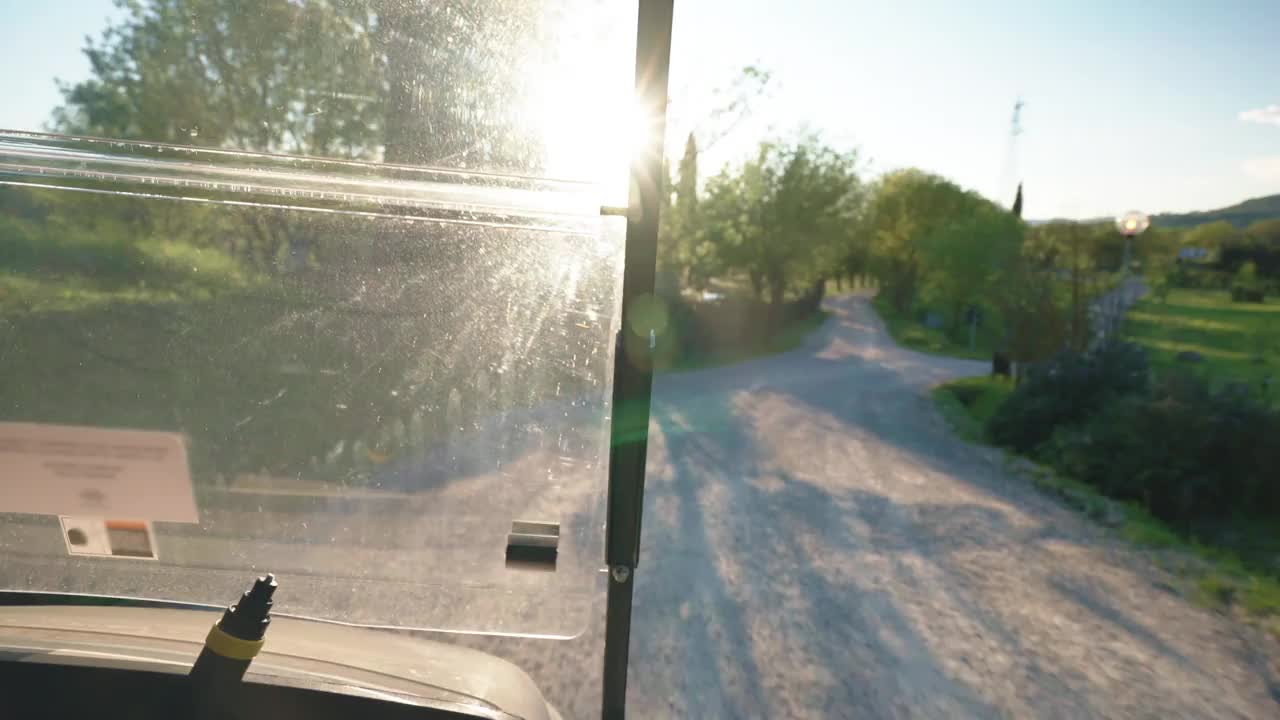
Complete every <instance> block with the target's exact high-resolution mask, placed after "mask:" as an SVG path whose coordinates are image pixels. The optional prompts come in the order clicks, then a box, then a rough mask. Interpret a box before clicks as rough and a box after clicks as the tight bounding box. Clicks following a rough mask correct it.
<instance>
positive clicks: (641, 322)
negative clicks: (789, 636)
mask: <svg viewBox="0 0 1280 720" xmlns="http://www.w3.org/2000/svg"><path fill="white" fill-rule="evenodd" d="M673 3H674V0H640V9H639V18H638V22H637V25H636V72H635V93H636V97H637V98H638V99H639V101H640V102H641V104H642V107H644V108H645V110H646V111H647V115H648V117H649V118H650V120H651V121H652V122H651V125H650V127H649V128H648V131H649V136H648V137H647V138H646V142H645V143H644V144H643V146H642V148H641V149H640V151H639V152H638V153H637V155H636V157H633V158H632V159H631V196H630V199H629V204H630V207H629V209H628V212H627V238H626V252H625V265H624V269H623V279H622V328H621V330H620V331H619V332H618V341H617V346H616V347H615V349H614V359H613V418H612V425H611V430H610V434H611V437H610V447H609V498H608V503H609V510H608V526H607V528H606V540H605V541H606V546H605V558H606V560H605V561H606V563H607V564H608V566H609V578H608V586H609V589H608V600H607V603H606V608H605V631H604V689H603V702H602V708H601V714H602V716H603V717H604V718H606V719H607V720H620V719H621V718H623V717H625V716H626V703H627V654H628V651H629V650H630V645H631V594H632V589H633V588H634V585H635V568H636V565H637V564H638V562H639V559H640V514H641V510H642V509H643V506H644V465H645V454H646V453H647V452H648V443H649V401H650V397H651V395H652V392H653V361H652V357H653V355H652V350H653V343H654V339H655V338H654V337H653V334H652V332H651V330H650V329H649V328H647V327H645V314H646V311H648V312H652V308H653V303H655V302H656V299H655V298H654V292H653V290H654V275H655V270H656V268H655V264H656V261H657V255H658V208H659V207H660V203H659V200H660V198H661V194H660V193H661V192H662V186H663V184H664V183H665V182H666V179H665V178H664V177H663V172H662V155H663V140H664V138H665V135H666V117H667V76H668V71H669V69H670V64H671V15H672V7H673Z"/></svg>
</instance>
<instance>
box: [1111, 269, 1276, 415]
mask: <svg viewBox="0 0 1280 720" xmlns="http://www.w3.org/2000/svg"><path fill="white" fill-rule="evenodd" d="M1125 335H1126V337H1127V338H1128V339H1130V340H1132V341H1133V342H1136V343H1138V344H1140V345H1142V346H1144V347H1146V348H1147V350H1148V351H1149V353H1150V357H1151V364H1152V367H1153V368H1154V369H1155V370H1156V372H1160V371H1162V370H1167V369H1168V368H1171V367H1175V366H1182V367H1191V368H1199V369H1202V370H1203V372H1205V373H1207V374H1208V375H1209V377H1211V378H1212V379H1213V380H1214V381H1215V382H1219V383H1225V382H1245V383H1248V384H1250V385H1252V386H1254V387H1258V386H1260V385H1261V384H1262V381H1263V379H1264V378H1266V377H1267V376H1269V375H1270V376H1273V377H1274V376H1275V375H1276V374H1277V371H1280V300H1277V299H1275V298H1267V301H1266V302H1265V303H1262V304H1258V303H1233V302H1231V298H1230V296H1229V295H1228V293H1227V291H1226V290H1182V289H1175V290H1172V291H1170V293H1169V297H1168V300H1167V301H1166V302H1163V303H1162V302H1159V301H1157V300H1154V299H1145V300H1142V301H1140V302H1139V303H1138V304H1137V306H1135V307H1134V308H1133V309H1132V310H1131V311H1130V312H1129V313H1128V315H1127V317H1126V320H1125ZM1182 352H1195V353H1198V354H1200V356H1201V357H1202V358H1203V360H1202V361H1201V362H1198V363H1187V362H1185V361H1180V360H1178V359H1177V356H1178V354H1179V353H1182ZM1271 396H1272V397H1273V398H1277V399H1280V387H1277V384H1276V383H1273V384H1272V386H1271Z"/></svg>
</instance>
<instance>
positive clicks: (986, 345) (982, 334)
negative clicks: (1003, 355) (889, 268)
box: [872, 295, 995, 360]
mask: <svg viewBox="0 0 1280 720" xmlns="http://www.w3.org/2000/svg"><path fill="white" fill-rule="evenodd" d="M872 305H873V306H874V307H875V309H876V312H877V313H879V315H880V319H881V320H884V324H885V327H886V328H888V330H889V334H890V335H891V336H893V339H894V341H895V342H897V343H898V344H899V345H902V346H903V347H908V348H911V349H912V350H919V351H920V352H926V353H930V354H933V355H946V356H948V357H959V358H968V359H971V360H989V359H991V351H992V347H993V345H994V340H995V338H994V337H993V333H992V330H991V326H990V324H988V325H984V326H982V327H979V328H978V332H977V333H976V337H975V338H974V339H975V343H974V347H973V348H972V349H970V347H969V344H968V342H967V340H966V341H965V342H956V341H955V340H953V339H951V338H950V337H949V336H948V335H947V333H945V332H944V331H942V330H940V329H937V328H931V327H927V326H925V325H924V324H923V323H921V322H919V321H918V319H917V316H916V313H912V312H905V313H904V312H899V311H898V310H897V309H896V308H894V307H893V304H892V303H890V302H889V299H888V297H886V296H884V295H876V297H875V299H874V300H873V301H872Z"/></svg>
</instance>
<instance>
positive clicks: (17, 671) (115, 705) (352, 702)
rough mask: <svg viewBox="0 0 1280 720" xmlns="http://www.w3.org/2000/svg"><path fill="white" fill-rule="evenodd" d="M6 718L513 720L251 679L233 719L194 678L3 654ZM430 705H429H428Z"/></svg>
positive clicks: (0, 693) (0, 675)
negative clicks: (201, 700)
mask: <svg viewBox="0 0 1280 720" xmlns="http://www.w3.org/2000/svg"><path fill="white" fill-rule="evenodd" d="M0 698H2V699H0V715H3V716H4V717H9V718H59V719H60V720H62V719H71V718H78V719H82V720H105V719H107V718H126V719H128V720H152V719H158V718H209V719H210V720H213V719H215V718H216V720H292V719H293V718H299V719H302V718H306V719H308V720H329V719H333V720H337V719H339V718H344V719H346V718H358V719H359V720H474V719H475V718H488V719H491V720H507V719H509V718H512V717H513V716H511V715H507V714H505V713H502V712H498V711H493V710H489V709H487V708H482V707H476V706H463V705H458V704H453V703H444V702H439V701H434V700H433V701H424V700H422V699H420V698H415V697H410V696H405V695H400V694H396V693H386V692H371V691H368V690H364V689H361V688H356V687H351V686H346V685H340V684H330V683H324V682H314V681H300V680H294V679H288V678H271V681H270V682H265V681H262V680H255V679H253V678H252V677H247V678H246V681H245V682H244V683H243V684H242V685H241V686H240V688H239V694H238V695H237V696H236V697H232V698H223V699H222V702H220V704H226V705H230V706H232V707H234V708H235V709H234V710H233V711H230V712H225V711H221V710H214V709H212V708H209V707H206V706H200V705H197V704H196V703H195V702H194V701H193V699H192V694H191V687H190V684H189V681H188V680H187V676H186V675H185V674H180V673H177V672H155V671H145V670H132V669H122V668H111V667H98V666H90V665H63V664H57V663H51V662H30V661H29V659H27V658H26V656H23V655H20V654H17V653H4V654H0ZM428 702H429V704H428Z"/></svg>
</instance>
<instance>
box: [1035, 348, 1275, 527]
mask: <svg viewBox="0 0 1280 720" xmlns="http://www.w3.org/2000/svg"><path fill="white" fill-rule="evenodd" d="M1277 433H1280V413H1277V412H1276V411H1275V410H1274V409H1272V408H1271V407H1269V406H1268V405H1267V404H1266V403H1265V402H1264V401H1263V400H1262V399H1261V398H1260V397H1259V396H1258V395H1257V394H1255V393H1254V392H1253V391H1252V390H1250V389H1249V388H1247V387H1243V386H1229V387H1227V388H1224V389H1222V390H1220V391H1217V392H1215V391H1213V390H1211V386H1210V385H1209V382H1208V380H1207V379H1205V378H1204V377H1202V376H1199V375H1194V374H1191V373H1186V372H1174V373H1170V374H1168V375H1166V376H1165V377H1164V378H1163V379H1162V380H1161V382H1159V383H1158V384H1156V385H1155V386H1154V387H1153V388H1151V389H1150V390H1149V391H1148V392H1133V393H1129V394H1124V395H1115V396H1112V397H1111V398H1110V400H1109V401H1108V402H1106V404H1105V405H1104V406H1103V407H1102V408H1101V410H1100V412H1098V413H1097V414H1096V415H1095V416H1093V417H1092V418H1089V419H1087V420H1084V421H1082V422H1080V423H1076V424H1067V425H1060V426H1058V427H1057V428H1055V429H1054V431H1053V434H1052V436H1051V437H1050V438H1049V440H1048V441H1046V442H1045V443H1043V444H1041V445H1039V446H1038V447H1037V448H1036V449H1035V455H1036V456H1037V457H1039V458H1040V459H1041V460H1043V461H1045V462H1047V463H1049V464H1051V465H1053V466H1054V467H1055V468H1057V469H1058V470H1060V471H1061V472H1063V473H1064V474H1067V475H1069V476H1071V477H1075V478H1079V479H1081V480H1083V481H1085V482H1087V483H1089V484H1091V485H1093V486H1095V487H1097V488H1098V489H1099V490H1101V491H1102V492H1104V493H1106V494H1107V495H1109V496H1111V497H1115V498H1119V499H1123V500H1136V501H1138V502H1140V503H1142V504H1143V505H1144V506H1145V507H1146V508H1147V509H1148V510H1149V511H1150V512H1151V514H1152V515H1154V516H1156V517H1158V518H1160V519H1162V520H1165V521H1167V522H1170V523H1173V524H1175V525H1177V526H1179V527H1182V528H1183V529H1184V530H1186V529H1189V528H1190V527H1192V525H1194V524H1196V523H1205V522H1210V523H1212V522H1216V521H1219V520H1222V519H1225V518H1228V517H1231V516H1233V515H1246V516H1248V515H1252V516H1269V517H1280V480H1277V479H1276V477H1275V473H1274V471H1273V470H1272V468H1274V467H1277V465H1276V463H1277V462H1280V450H1278V449H1277V447H1276V446H1275V444H1274V442H1272V440H1273V438H1275V437H1276V436H1277Z"/></svg>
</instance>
